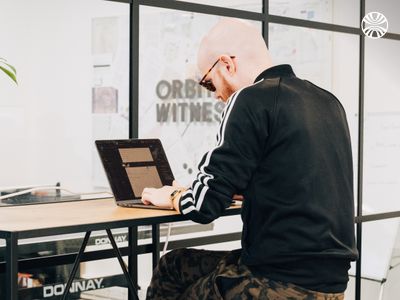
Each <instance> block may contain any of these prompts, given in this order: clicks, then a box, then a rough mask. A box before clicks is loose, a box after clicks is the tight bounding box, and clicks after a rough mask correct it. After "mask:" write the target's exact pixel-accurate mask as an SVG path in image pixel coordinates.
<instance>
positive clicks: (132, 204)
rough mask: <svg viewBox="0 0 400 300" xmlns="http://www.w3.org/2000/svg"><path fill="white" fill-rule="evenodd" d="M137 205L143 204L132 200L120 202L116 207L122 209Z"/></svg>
mask: <svg viewBox="0 0 400 300" xmlns="http://www.w3.org/2000/svg"><path fill="white" fill-rule="evenodd" d="M138 204H139V205H141V204H143V202H142V201H141V200H134V201H132V202H121V203H118V205H119V206H122V207H135V206H136V205H138ZM143 205H144V204H143Z"/></svg>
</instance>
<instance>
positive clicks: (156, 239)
mask: <svg viewBox="0 0 400 300" xmlns="http://www.w3.org/2000/svg"><path fill="white" fill-rule="evenodd" d="M151 237H152V242H153V243H152V244H153V270H154V269H155V268H156V267H157V265H158V261H159V260H160V224H153V225H152V228H151Z"/></svg>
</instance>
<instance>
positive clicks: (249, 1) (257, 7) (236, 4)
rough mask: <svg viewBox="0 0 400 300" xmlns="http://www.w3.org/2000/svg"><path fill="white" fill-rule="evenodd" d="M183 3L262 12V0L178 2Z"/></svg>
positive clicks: (194, 0)
mask: <svg viewBox="0 0 400 300" xmlns="http://www.w3.org/2000/svg"><path fill="white" fill-rule="evenodd" d="M178 1H184V2H191V3H198V4H205V5H214V6H222V7H226V8H234V9H240V10H248V11H254V12H262V0H178Z"/></svg>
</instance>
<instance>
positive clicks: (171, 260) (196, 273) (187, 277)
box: [146, 249, 229, 300]
mask: <svg viewBox="0 0 400 300" xmlns="http://www.w3.org/2000/svg"><path fill="white" fill-rule="evenodd" d="M228 253H229V251H207V250H196V249H177V250H173V251H171V252H169V253H167V254H166V255H164V256H163V257H161V259H160V261H159V263H158V265H157V267H156V268H155V270H154V272H153V278H152V279H151V283H150V286H149V288H148V290H147V298H146V299H148V300H151V299H163V300H172V299H179V297H180V296H181V295H182V294H183V293H184V291H185V290H186V289H187V287H188V286H190V285H192V284H193V283H194V282H196V281H198V280H199V279H200V278H202V277H204V276H206V275H207V274H209V273H211V272H212V271H214V270H215V268H216V266H217V264H218V263H219V261H220V260H221V259H222V258H223V257H224V256H226V255H227V254H228Z"/></svg>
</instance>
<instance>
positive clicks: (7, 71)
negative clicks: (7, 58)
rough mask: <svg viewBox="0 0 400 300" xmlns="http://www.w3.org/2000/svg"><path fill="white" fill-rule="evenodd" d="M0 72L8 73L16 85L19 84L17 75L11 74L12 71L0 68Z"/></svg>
mask: <svg viewBox="0 0 400 300" xmlns="http://www.w3.org/2000/svg"><path fill="white" fill-rule="evenodd" d="M0 70H2V71H3V72H4V73H6V74H7V75H8V76H9V77H10V78H11V79H12V80H13V81H14V82H15V83H16V84H18V82H17V78H16V77H15V74H14V73H13V72H11V71H10V70H7V69H6V68H4V67H2V66H0Z"/></svg>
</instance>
